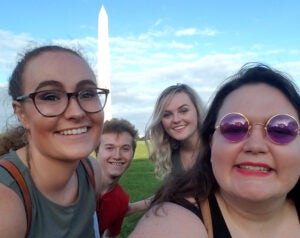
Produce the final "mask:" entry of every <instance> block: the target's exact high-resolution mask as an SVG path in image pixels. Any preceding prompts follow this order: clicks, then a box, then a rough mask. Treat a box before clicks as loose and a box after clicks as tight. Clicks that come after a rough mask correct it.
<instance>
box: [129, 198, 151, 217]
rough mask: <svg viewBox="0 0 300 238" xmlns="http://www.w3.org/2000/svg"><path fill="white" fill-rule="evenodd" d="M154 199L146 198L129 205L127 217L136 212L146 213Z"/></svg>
mask: <svg viewBox="0 0 300 238" xmlns="http://www.w3.org/2000/svg"><path fill="white" fill-rule="evenodd" d="M152 199H153V196H151V197H149V198H146V199H144V200H140V201H137V202H132V203H129V204H128V209H127V212H126V216H129V215H131V214H133V213H136V212H141V211H145V210H146V209H147V208H148V207H149V206H150V204H151V201H152Z"/></svg>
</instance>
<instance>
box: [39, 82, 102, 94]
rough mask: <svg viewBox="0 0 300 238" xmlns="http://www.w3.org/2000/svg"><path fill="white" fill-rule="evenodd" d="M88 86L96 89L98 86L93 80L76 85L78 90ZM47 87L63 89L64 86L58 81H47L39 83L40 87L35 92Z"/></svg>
mask: <svg viewBox="0 0 300 238" xmlns="http://www.w3.org/2000/svg"><path fill="white" fill-rule="evenodd" d="M86 85H92V86H95V87H96V86H97V85H96V83H95V82H94V81H93V80H92V79H84V80H82V81H80V82H79V83H78V84H77V85H76V89H79V88H81V87H83V86H86ZM47 86H56V87H63V84H62V83H61V82H58V81H56V80H47V81H43V82H41V83H39V85H38V86H37V87H36V88H35V91H38V90H39V89H41V88H43V87H47Z"/></svg>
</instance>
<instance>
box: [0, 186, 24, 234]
mask: <svg viewBox="0 0 300 238" xmlns="http://www.w3.org/2000/svg"><path fill="white" fill-rule="evenodd" d="M0 214H1V215H0V238H2V237H11V238H14V237H24V236H25V233H26V223H27V220H26V213H25V207H24V205H23V202H22V200H21V199H20V198H19V196H18V195H17V194H16V193H15V192H14V191H13V190H11V189H10V188H8V187H6V186H5V185H3V184H2V183H0Z"/></svg>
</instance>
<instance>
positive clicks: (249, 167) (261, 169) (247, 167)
mask: <svg viewBox="0 0 300 238" xmlns="http://www.w3.org/2000/svg"><path fill="white" fill-rule="evenodd" d="M237 167H238V168H240V169H245V170H250V171H257V172H270V171H271V170H272V169H270V168H266V167H261V166H253V165H238V166H237Z"/></svg>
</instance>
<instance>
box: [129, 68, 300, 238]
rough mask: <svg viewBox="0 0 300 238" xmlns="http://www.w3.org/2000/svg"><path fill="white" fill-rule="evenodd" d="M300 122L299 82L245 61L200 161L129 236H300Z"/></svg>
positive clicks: (162, 193)
mask: <svg viewBox="0 0 300 238" xmlns="http://www.w3.org/2000/svg"><path fill="white" fill-rule="evenodd" d="M299 118H300V96H299V91H298V89H297V87H296V86H295V85H294V84H293V82H292V81H291V80H290V79H288V78H287V76H286V75H285V74H283V73H281V72H279V71H277V70H274V69H272V68H270V67H268V66H266V65H263V64H246V65H245V66H244V67H242V69H241V70H240V71H239V72H238V73H237V74H235V75H233V76H232V77H230V78H229V79H228V80H227V81H226V82H225V84H223V85H222V86H221V87H220V88H219V90H218V91H217V93H216V95H215V97H214V99H213V101H212V103H211V105H210V108H209V110H208V112H207V116H206V118H205V120H204V123H203V126H202V130H201V137H202V141H203V153H202V154H201V155H199V156H200V157H201V159H200V160H197V162H196V164H195V166H194V167H193V168H192V169H191V170H190V171H187V172H186V173H185V174H183V175H182V176H178V177H171V178H169V180H166V181H165V183H164V186H163V187H162V188H161V189H160V190H159V191H158V193H157V195H156V196H155V198H154V200H153V202H152V206H151V208H150V210H149V211H148V212H147V213H146V215H145V216H144V217H143V218H142V219H141V220H140V221H139V223H138V225H137V227H136V228H135V230H134V231H133V233H132V234H131V236H130V237H131V238H134V237H141V236H142V237H146V238H147V237H150V236H151V237H217V238H218V237H222V238H223V237H286V238H287V237H299V236H300V223H299V217H300V181H299V176H300V136H299ZM148 234H149V235H148Z"/></svg>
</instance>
